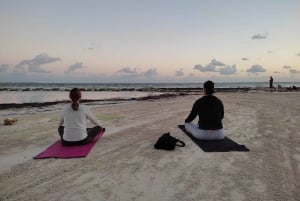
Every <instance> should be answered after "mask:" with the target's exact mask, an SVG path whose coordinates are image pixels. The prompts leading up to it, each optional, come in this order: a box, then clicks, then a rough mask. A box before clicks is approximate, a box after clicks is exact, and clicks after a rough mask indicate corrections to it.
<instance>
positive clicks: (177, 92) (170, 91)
mask: <svg viewBox="0 0 300 201" xmlns="http://www.w3.org/2000/svg"><path fill="white" fill-rule="evenodd" d="M81 90H82V91H91V92H93V91H95V92H98V91H100V92H101V91H114V92H116V91H117V92H118V91H122V92H124V91H140V92H151V93H153V92H157V93H162V94H158V95H152V94H149V95H147V96H142V97H132V98H108V99H82V101H81V102H82V103H92V102H102V103H104V102H110V103H108V104H113V103H112V102H116V103H117V102H121V101H123V102H124V101H126V102H127V101H141V100H153V99H161V98H171V97H176V96H186V95H193V94H201V91H202V90H203V89H202V88H201V87H200V88H162V87H159V88H147V89H134V88H132V89H128V88H124V89H116V90H111V89H109V90H105V89H104V90H102V89H100V90H95V89H93V90H92V89H90V90H88V89H81ZM16 91H18V90H16ZM25 91H26V90H25ZM25 91H24V92H25ZM30 91H35V90H30ZM37 91H39V90H37ZM47 91H48V90H47ZM50 91H51V90H50ZM54 91H55V90H54ZM58 91H59V90H58ZM65 91H67V90H65ZM215 91H216V92H217V93H224V92H241V93H247V92H251V91H265V92H293V91H294V92H298V91H300V88H297V87H296V88H292V87H284V88H271V89H270V88H251V87H242V88H216V89H215ZM68 102H69V101H68V100H61V101H49V102H31V103H0V110H5V109H13V108H34V107H47V106H52V105H57V104H64V103H68ZM104 104H105V103H104Z"/></svg>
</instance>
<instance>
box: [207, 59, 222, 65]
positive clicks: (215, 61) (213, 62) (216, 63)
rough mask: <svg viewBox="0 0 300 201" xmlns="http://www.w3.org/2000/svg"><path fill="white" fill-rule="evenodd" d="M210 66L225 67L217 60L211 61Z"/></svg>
mask: <svg viewBox="0 0 300 201" xmlns="http://www.w3.org/2000/svg"><path fill="white" fill-rule="evenodd" d="M210 64H211V65H214V66H225V64H224V63H222V62H220V61H217V60H216V59H213V60H211V62H210Z"/></svg>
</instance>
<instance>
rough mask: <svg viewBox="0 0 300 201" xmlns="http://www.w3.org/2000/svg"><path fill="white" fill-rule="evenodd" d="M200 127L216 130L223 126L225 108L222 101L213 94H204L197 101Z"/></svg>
mask: <svg viewBox="0 0 300 201" xmlns="http://www.w3.org/2000/svg"><path fill="white" fill-rule="evenodd" d="M195 105H196V108H197V114H198V117H199V121H198V125H199V128H201V129H205V130H216V129H221V128H223V125H222V118H223V117H224V109H223V104H222V102H221V101H220V100H219V99H218V98H217V97H215V96H213V95H208V96H203V97H202V98H200V99H199V100H198V101H196V103H195Z"/></svg>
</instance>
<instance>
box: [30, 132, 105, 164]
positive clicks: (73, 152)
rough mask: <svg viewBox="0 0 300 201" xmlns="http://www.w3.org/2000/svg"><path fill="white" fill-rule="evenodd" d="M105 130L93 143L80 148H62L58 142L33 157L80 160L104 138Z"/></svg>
mask: <svg viewBox="0 0 300 201" xmlns="http://www.w3.org/2000/svg"><path fill="white" fill-rule="evenodd" d="M104 132H105V129H103V130H102V131H101V132H100V133H99V134H98V135H97V136H96V137H95V138H94V139H93V141H92V142H90V143H88V144H85V145H80V146H62V144H61V141H60V140H58V141H57V142H55V143H54V144H52V145H51V146H49V147H48V148H47V149H46V150H45V151H43V152H41V153H40V154H38V155H36V156H35V157H33V158H34V159H42V158H79V157H86V156H87V155H88V154H89V152H90V151H91V149H92V148H93V146H94V145H95V144H96V142H97V141H98V140H99V139H100V138H101V137H102V135H103V134H104Z"/></svg>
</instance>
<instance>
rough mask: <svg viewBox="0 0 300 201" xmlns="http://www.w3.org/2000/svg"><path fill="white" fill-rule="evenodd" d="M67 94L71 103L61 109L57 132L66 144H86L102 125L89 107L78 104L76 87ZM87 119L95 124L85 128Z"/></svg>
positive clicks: (79, 94)
mask: <svg viewBox="0 0 300 201" xmlns="http://www.w3.org/2000/svg"><path fill="white" fill-rule="evenodd" d="M69 96H70V99H71V101H72V103H71V104H68V105H67V106H66V107H65V108H64V109H63V111H62V114H61V118H60V121H59V128H58V133H59V135H60V137H61V141H62V144H63V145H66V146H72V145H82V144H87V143H89V142H90V141H92V140H93V138H94V137H96V135H97V134H98V133H99V132H100V131H101V130H102V127H101V126H100V123H99V122H98V120H97V118H96V117H95V116H94V115H93V113H92V112H91V111H90V109H89V107H88V106H86V105H80V104H79V101H80V99H81V92H80V90H79V89H78V88H74V89H72V90H71V91H70V95H69ZM87 119H89V120H90V121H91V122H92V123H93V124H94V125H96V126H95V127H93V128H89V129H87V128H86V123H87V122H86V121H87ZM63 125H64V126H63Z"/></svg>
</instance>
